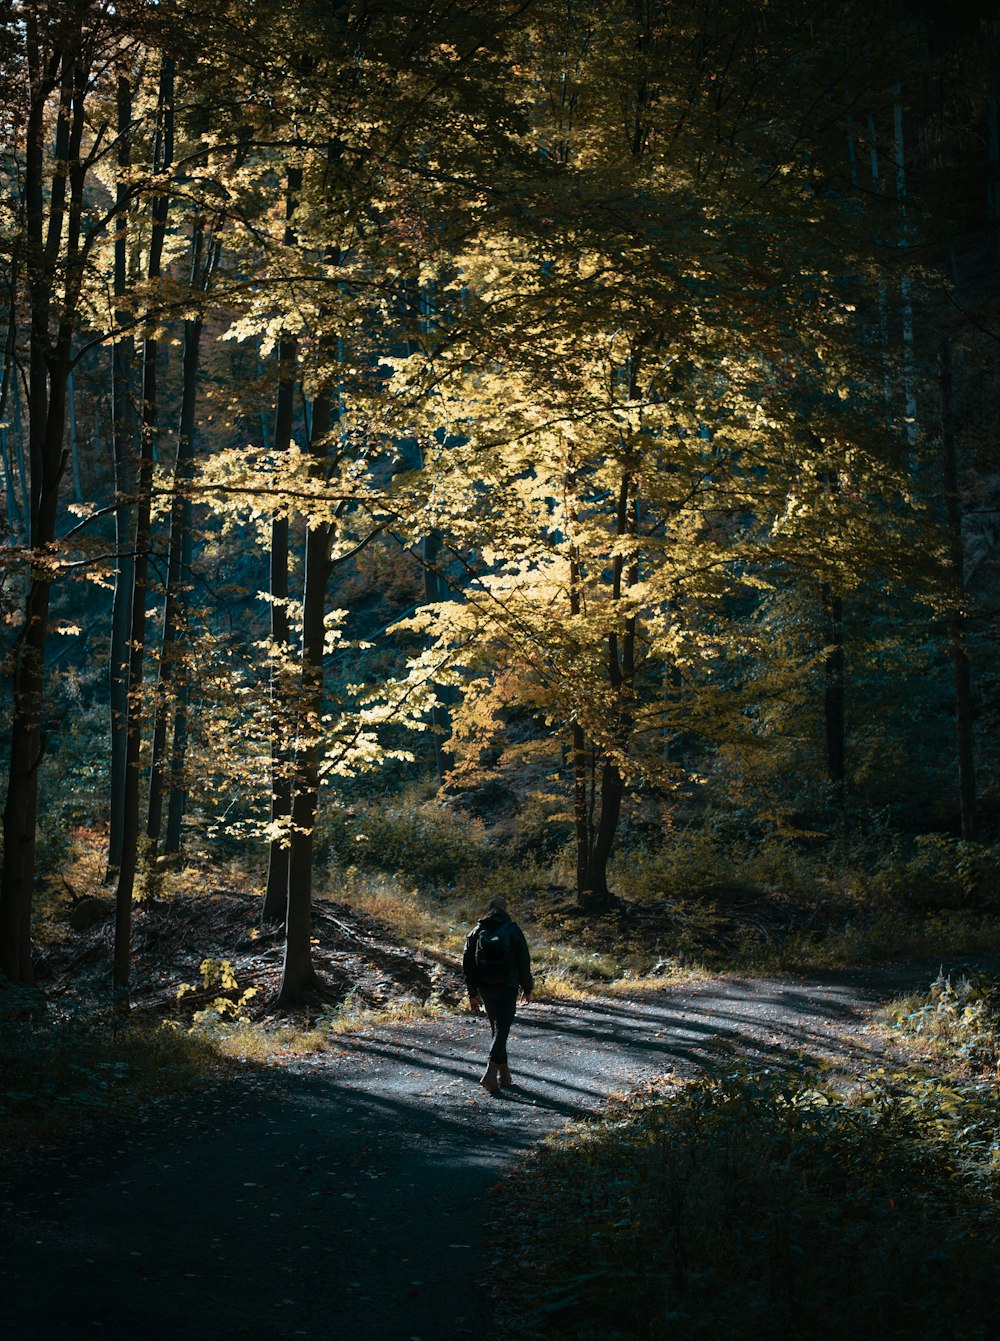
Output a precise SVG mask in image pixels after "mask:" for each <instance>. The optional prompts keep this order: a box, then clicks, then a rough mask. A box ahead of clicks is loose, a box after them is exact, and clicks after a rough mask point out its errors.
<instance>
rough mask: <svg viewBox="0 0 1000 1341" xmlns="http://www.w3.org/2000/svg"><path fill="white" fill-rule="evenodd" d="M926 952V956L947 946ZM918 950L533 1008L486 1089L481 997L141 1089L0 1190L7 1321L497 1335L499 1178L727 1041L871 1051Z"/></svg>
mask: <svg viewBox="0 0 1000 1341" xmlns="http://www.w3.org/2000/svg"><path fill="white" fill-rule="evenodd" d="M935 967H936V966H935ZM928 971H930V972H931V974H933V969H930V970H929V966H927V965H919V966H918V965H911V966H909V967H896V968H893V969H885V970H873V969H868V970H862V971H858V972H856V973H843V974H838V975H829V976H827V977H825V978H823V979H815V980H812V979H811V980H809V981H799V980H793V979H782V980H777V979H755V980H746V981H726V982H719V981H712V982H706V983H703V984H698V985H696V986H692V987H685V988H677V989H667V990H664V991H663V992H662V993H660V994H658V995H657V996H656V997H655V998H652V999H647V1000H644V1001H643V1002H641V1003H635V1002H625V1001H620V1000H616V1001H608V1000H592V1001H587V1002H581V1003H574V1004H566V1005H562V1004H560V1005H541V1004H534V1003H533V1004H532V1005H530V1006H528V1007H526V1008H522V1010H521V1012H520V1013H519V1015H518V1020H517V1023H516V1025H515V1030H514V1034H513V1036H512V1042H511V1066H512V1070H513V1071H514V1073H515V1078H516V1079H517V1081H518V1085H517V1088H516V1089H515V1090H514V1091H512V1092H510V1093H509V1094H508V1093H505V1094H504V1095H503V1096H502V1097H499V1098H492V1097H491V1096H490V1095H488V1094H486V1093H485V1092H484V1091H483V1090H481V1089H480V1087H479V1086H478V1084H477V1083H476V1078H477V1076H478V1075H479V1073H480V1070H481V1065H482V1059H483V1057H484V1054H485V1051H486V1043H487V1031H486V1029H485V1026H484V1023H483V1020H482V1018H477V1017H473V1016H469V1015H456V1016H448V1017H443V1018H441V1019H438V1020H428V1021H424V1022H421V1023H419V1024H415V1025H412V1026H408V1027H405V1028H393V1029H385V1030H381V1029H380V1030H378V1031H375V1032H374V1033H372V1034H370V1035H366V1036H354V1037H352V1038H350V1039H349V1040H347V1041H345V1043H344V1047H343V1052H342V1053H341V1054H340V1055H338V1056H334V1057H330V1058H327V1059H324V1060H323V1061H321V1062H309V1063H308V1064H299V1065H296V1066H294V1067H288V1068H280V1069H278V1068H271V1069H268V1070H266V1071H263V1072H250V1073H247V1074H246V1076H245V1077H241V1078H240V1079H239V1080H237V1081H236V1082H233V1083H229V1084H226V1085H225V1086H219V1087H216V1088H212V1089H210V1090H206V1091H205V1092H204V1093H203V1094H202V1095H200V1096H197V1097H195V1098H192V1099H188V1100H185V1101H183V1102H178V1101H174V1102H171V1103H164V1104H161V1105H155V1106H152V1107H150V1108H148V1109H146V1110H145V1111H144V1112H143V1113H142V1114H141V1115H139V1117H138V1119H137V1120H133V1121H132V1122H131V1124H130V1125H129V1127H128V1129H127V1131H125V1130H123V1131H121V1132H119V1133H116V1134H114V1135H113V1136H109V1137H108V1139H107V1140H106V1141H104V1142H103V1143H102V1142H101V1140H100V1139H99V1140H98V1142H97V1143H96V1145H97V1147H98V1148H94V1144H93V1143H92V1145H91V1148H90V1149H89V1151H88V1153H87V1154H86V1155H85V1156H82V1157H80V1158H79V1159H78V1160H77V1161H76V1162H73V1163H69V1164H67V1161H66V1158H65V1155H64V1154H63V1155H62V1157H60V1155H59V1154H58V1153H56V1154H54V1155H53V1156H51V1157H50V1158H49V1159H46V1160H42V1161H41V1162H40V1163H39V1164H38V1165H37V1167H35V1168H34V1169H33V1170H32V1173H31V1177H30V1178H29V1179H24V1178H23V1177H19V1176H17V1175H16V1174H15V1175H13V1180H12V1181H9V1182H8V1187H7V1188H5V1189H4V1190H3V1192H4V1194H3V1195H2V1197H0V1201H2V1202H3V1203H5V1204H3V1205H2V1207H0V1210H2V1215H3V1226H4V1228H3V1237H4V1239H5V1240H6V1242H4V1243H3V1244H2V1247H0V1297H2V1298H3V1300H4V1308H3V1320H2V1322H0V1336H7V1335H9V1336H11V1337H17V1338H19V1341H51V1338H53V1337H57V1336H63V1337H67V1338H69V1339H70V1341H76V1339H77V1338H114V1341H125V1338H129V1341H177V1339H178V1338H181V1337H186V1336H195V1335H197V1336H201V1337H204V1338H206V1339H207V1341H228V1339H229V1338H253V1341H272V1339H275V1341H276V1339H277V1338H282V1339H284V1338H295V1337H305V1338H309V1341H320V1338H323V1341H327V1338H336V1339H337V1341H362V1339H364V1341H383V1338H385V1339H386V1341H389V1339H390V1338H391V1341H437V1338H441V1337H449V1338H461V1337H466V1336H468V1337H473V1336H478V1337H487V1338H489V1337H493V1336H495V1332H494V1330H493V1329H492V1325H491V1321H490V1304H489V1290H488V1286H487V1284H484V1278H485V1277H486V1275H487V1273H488V1258H489V1248H488V1240H489V1233H490V1229H489V1220H490V1192H491V1189H492V1187H493V1185H494V1183H495V1182H496V1181H497V1178H498V1177H499V1176H500V1175H501V1174H502V1173H503V1171H504V1169H505V1168H506V1167H508V1166H509V1165H510V1164H511V1163H512V1162H513V1161H515V1160H516V1159H517V1158H518V1154H519V1152H521V1151H523V1150H524V1149H526V1148H527V1147H530V1146H531V1145H532V1144H534V1143H535V1142H536V1141H538V1140H539V1139H540V1138H541V1137H542V1136H543V1135H544V1134H545V1133H546V1132H548V1131H551V1130H552V1129H553V1128H555V1127H557V1126H559V1125H561V1124H562V1123H563V1122H564V1121H565V1120H566V1119H567V1118H569V1117H572V1116H574V1115H577V1114H580V1113H582V1112H586V1111H588V1110H590V1109H592V1108H594V1107H595V1106H596V1105H597V1104H598V1103H599V1102H600V1100H601V1099H602V1098H603V1097H604V1096H605V1095H607V1094H608V1093H611V1092H613V1091H615V1090H618V1089H623V1088H625V1087H628V1086H631V1085H634V1084H637V1083H641V1082H642V1081H643V1080H644V1079H647V1078H649V1077H651V1076H653V1075H658V1074H662V1073H663V1072H666V1071H671V1070H673V1071H675V1072H676V1073H678V1074H682V1075H687V1074H693V1073H694V1072H695V1071H697V1070H700V1069H702V1068H703V1067H704V1066H705V1065H706V1064H708V1063H713V1062H714V1063H718V1062H719V1061H720V1060H721V1059H725V1058H726V1057H734V1056H750V1057H753V1058H755V1059H757V1060H759V1059H761V1058H762V1057H768V1056H773V1057H774V1058H776V1059H777V1058H778V1057H780V1056H784V1057H786V1058H787V1057H799V1056H801V1057H802V1058H803V1059H806V1060H807V1059H809V1058H810V1057H821V1056H822V1057H831V1058H836V1059H839V1062H840V1064H841V1065H842V1066H843V1068H844V1069H845V1070H847V1071H854V1070H858V1071H860V1070H864V1069H866V1068H867V1066H869V1065H870V1064H873V1063H874V1062H875V1061H877V1056H878V1054H877V1046H876V1045H875V1043H874V1041H873V1040H872V1039H871V1038H869V1037H867V1036H866V1033H865V1013H866V1011H867V1010H868V1009H869V1008H870V1007H871V1006H872V1005H873V1004H874V1003H876V1002H877V1001H879V1000H881V999H884V998H885V997H887V996H891V995H892V994H893V993H894V992H897V991H900V990H903V989H904V988H909V987H917V986H925V985H926V983H927V981H928Z"/></svg>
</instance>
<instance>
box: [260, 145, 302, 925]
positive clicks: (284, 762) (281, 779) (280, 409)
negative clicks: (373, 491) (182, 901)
mask: <svg viewBox="0 0 1000 1341" xmlns="http://www.w3.org/2000/svg"><path fill="white" fill-rule="evenodd" d="M301 189H302V170H301V168H298V167H289V169H288V178H287V189H286V194H285V220H286V223H285V243H286V245H287V246H291V245H292V243H293V242H294V240H295V233H294V230H293V228H292V222H291V221H292V218H293V216H294V214H295V208H296V205H297V203H298V196H299V192H300V191H301ZM297 360H298V340H297V338H296V337H295V336H294V335H285V336H283V337H282V339H281V341H280V342H279V344H278V395H277V402H276V405H275V414H274V450H275V451H276V452H285V451H287V450H288V448H289V446H290V444H291V440H292V419H293V416H294V413H295V371H296V363H297ZM271 645H272V648H273V655H274V656H275V657H279V658H281V659H282V660H284V657H285V655H286V653H287V652H288V647H289V633H288V521H287V518H285V517H275V518H274V520H273V521H272V523H271ZM284 674H285V671H284V667H283V666H282V665H279V664H274V663H273V662H272V666H271V826H272V827H271V840H270V843H269V845H268V859H267V888H266V890H265V892H264V905H263V908H262V909H261V921H262V922H264V923H265V924H268V925H271V926H276V925H278V924H280V923H282V922H284V921H285V920H286V916H287V912H288V865H289V846H288V844H289V839H290V835H289V826H290V824H291V818H292V776H291V775H292V767H293V763H292V759H291V757H290V752H289V748H288V741H287V738H286V737H287V733H286V727H285V718H284V714H283V713H282V710H281V705H282V699H283V698H284V693H283V680H284Z"/></svg>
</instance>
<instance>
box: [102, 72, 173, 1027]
mask: <svg viewBox="0 0 1000 1341" xmlns="http://www.w3.org/2000/svg"><path fill="white" fill-rule="evenodd" d="M173 102H174V63H173V61H172V60H171V59H169V58H168V57H165V58H164V61H163V67H162V69H161V72H160V98H159V125H158V128H157V135H156V143H155V147H154V164H153V165H154V170H156V171H161V172H162V171H164V170H165V169H166V168H167V167H169V166H170V164H171V163H172V162H173ZM167 208H168V200H167V196H166V195H159V196H156V197H155V198H154V200H153V205H152V216H153V226H152V230H151V233H150V245H149V280H150V284H151V286H155V284H156V283H157V281H158V280H159V279H160V277H161V266H162V257H163V242H164V238H165V235H166V227H167ZM158 345H159V341H158V340H157V338H156V337H155V336H154V335H152V334H150V333H149V332H148V331H147V334H146V335H145V337H144V339H143V363H142V441H141V453H142V454H141V456H140V459H139V483H138V490H137V502H136V523H135V556H134V560H133V564H134V567H133V584H132V613H131V621H130V628H129V660H128V714H127V725H126V730H125V797H124V805H123V807H122V853H121V865H120V866H119V868H118V887H117V890H116V893H115V949H114V967H113V973H112V983H113V987H114V993H115V1003H116V1006H117V1007H118V1009H120V1010H123V1011H125V1010H127V1009H128V1006H129V999H128V990H129V973H130V967H131V957H132V956H131V947H132V898H133V893H134V889H135V877H136V872H137V870H138V864H139V830H140V822H139V792H140V768H139V765H140V758H139V756H140V753H141V748H142V728H143V716H144V714H143V702H142V690H143V672H144V662H145V652H146V600H147V587H148V584H149V539H150V512H151V498H152V489H153V448H154V440H155V437H156V428H157V383H156V359H157V352H158Z"/></svg>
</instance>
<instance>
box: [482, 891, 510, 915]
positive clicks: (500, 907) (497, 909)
mask: <svg viewBox="0 0 1000 1341" xmlns="http://www.w3.org/2000/svg"><path fill="white" fill-rule="evenodd" d="M486 907H487V911H489V912H491V913H505V912H506V911H507V900H506V899H501V898H500V896H499V894H498V895H497V897H496V898H495V899H490V901H489V903H488V904H487V905H486Z"/></svg>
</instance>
